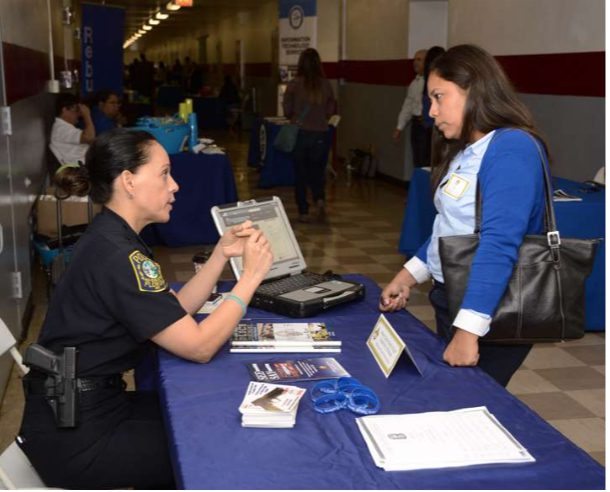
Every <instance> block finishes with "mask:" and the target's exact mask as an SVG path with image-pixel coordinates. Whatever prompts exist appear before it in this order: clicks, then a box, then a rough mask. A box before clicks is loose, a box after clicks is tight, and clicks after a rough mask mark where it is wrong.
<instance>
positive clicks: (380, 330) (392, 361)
mask: <svg viewBox="0 0 610 492" xmlns="http://www.w3.org/2000/svg"><path fill="white" fill-rule="evenodd" d="M366 345H367V346H368V348H369V350H370V351H371V353H372V354H373V357H374V358H375V360H376V361H377V364H378V365H379V368H380V369H381V371H382V372H383V374H384V375H385V377H386V378H387V377H389V376H390V374H391V373H392V371H393V370H394V367H396V363H397V362H398V359H400V356H401V355H402V354H405V353H406V354H407V357H408V358H409V360H410V361H411V362H412V363H413V365H414V366H415V369H417V372H418V373H419V374H420V376H423V372H422V371H421V369H420V367H419V366H418V364H417V362H416V361H415V358H414V357H413V355H412V353H411V351H410V350H409V347H407V344H406V343H405V342H404V340H403V339H402V338H401V337H400V335H398V333H396V330H395V329H394V328H393V327H392V325H391V324H390V322H389V321H388V320H387V318H386V317H385V316H384V315H383V314H382V315H380V316H379V319H378V320H377V323H375V327H374V328H373V331H372V332H371V334H370V335H369V338H368V340H367V341H366Z"/></svg>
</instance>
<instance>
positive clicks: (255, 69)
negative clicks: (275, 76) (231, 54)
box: [244, 62, 272, 77]
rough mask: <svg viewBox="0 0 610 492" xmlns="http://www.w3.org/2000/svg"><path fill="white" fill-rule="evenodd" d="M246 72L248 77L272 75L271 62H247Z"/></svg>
mask: <svg viewBox="0 0 610 492" xmlns="http://www.w3.org/2000/svg"><path fill="white" fill-rule="evenodd" d="M244 72H245V75H246V76H248V77H271V75H272V74H271V63H269V62H261V63H246V64H245V67H244Z"/></svg>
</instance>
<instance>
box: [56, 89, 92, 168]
mask: <svg viewBox="0 0 610 492" xmlns="http://www.w3.org/2000/svg"><path fill="white" fill-rule="evenodd" d="M81 118H82V121H83V124H84V128H83V129H82V130H81V129H80V128H78V127H77V126H76V125H77V124H78V122H79V120H80V119H81ZM94 138H95V127H94V126H93V120H92V119H91V112H90V111H89V108H88V107H87V106H86V105H85V104H80V103H79V101H78V98H77V97H76V96H75V95H74V94H69V93H65V94H60V95H59V96H58V97H57V101H56V103H55V122H54V123H53V127H52V128H51V142H50V143H49V147H50V149H51V151H52V152H53V154H54V155H55V157H56V158H57V160H58V161H59V162H60V164H76V163H77V162H84V161H85V154H86V152H87V149H88V148H89V144H90V143H91V142H93V139H94Z"/></svg>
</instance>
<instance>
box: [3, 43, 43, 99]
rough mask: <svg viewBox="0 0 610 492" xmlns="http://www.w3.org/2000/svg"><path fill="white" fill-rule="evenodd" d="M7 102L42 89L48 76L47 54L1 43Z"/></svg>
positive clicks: (34, 93)
mask: <svg viewBox="0 0 610 492" xmlns="http://www.w3.org/2000/svg"><path fill="white" fill-rule="evenodd" d="M2 53H3V56H4V77H5V84H6V98H7V104H13V103H14V102H16V101H18V100H20V99H24V98H26V97H30V96H34V95H36V94H39V93H40V92H41V91H42V90H44V87H45V83H46V81H47V80H49V79H50V76H49V55H48V54H46V53H43V52H42V51H36V50H32V49H30V48H25V47H23V46H18V45H16V44H11V43H2Z"/></svg>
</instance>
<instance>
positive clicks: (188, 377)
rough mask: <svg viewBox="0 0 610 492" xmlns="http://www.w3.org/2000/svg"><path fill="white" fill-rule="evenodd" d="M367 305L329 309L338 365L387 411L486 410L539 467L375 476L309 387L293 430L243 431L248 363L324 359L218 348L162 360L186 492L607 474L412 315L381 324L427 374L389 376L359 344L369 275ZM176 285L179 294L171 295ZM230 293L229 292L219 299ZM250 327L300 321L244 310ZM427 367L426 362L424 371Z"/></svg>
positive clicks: (593, 481) (468, 483)
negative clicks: (208, 357) (202, 357)
mask: <svg viewBox="0 0 610 492" xmlns="http://www.w3.org/2000/svg"><path fill="white" fill-rule="evenodd" d="M346 277H347V278H349V279H351V280H357V281H360V282H363V283H364V284H365V286H366V290H367V291H366V298H365V299H364V300H363V301H360V302H355V303H350V304H346V305H344V306H340V307H336V308H334V309H332V310H329V311H328V312H325V313H324V314H322V315H320V316H319V317H316V318H309V320H311V321H314V320H315V321H324V322H326V323H327V326H329V327H330V329H331V330H332V331H334V332H335V335H336V338H337V339H339V340H341V341H342V352H341V353H340V354H326V355H328V356H334V357H335V358H336V359H337V360H338V361H339V362H340V363H341V364H342V365H343V367H345V369H346V370H347V371H349V372H350V373H351V375H352V376H353V377H356V378H358V379H359V380H360V381H361V382H362V383H363V384H365V385H367V386H369V387H370V388H372V389H373V390H374V391H375V392H376V393H377V395H378V396H379V398H380V401H381V411H380V413H382V414H402V413H418V412H428V411H444V410H453V409H459V408H467V407H475V406H486V407H487V408H488V409H489V411H490V412H492V413H493V414H494V415H495V416H496V417H497V418H498V420H499V421H500V422H501V423H502V424H503V425H504V426H505V427H506V428H507V429H508V431H509V432H511V433H512V434H513V435H514V437H515V438H516V439H517V440H518V441H519V442H521V444H523V445H524V446H525V447H526V448H527V449H528V451H529V452H530V453H531V454H532V455H533V456H534V458H535V459H536V462H535V463H527V464H503V465H485V466H471V467H463V468H446V469H442V470H439V469H436V470H418V471H409V472H386V471H383V470H382V469H380V468H377V467H376V466H375V464H374V462H373V459H372V457H371V455H370V453H369V451H368V449H367V447H366V444H365V442H364V440H363V438H362V436H361V434H360V432H359V430H358V428H357V425H356V422H355V417H356V416H355V414H353V413H351V412H350V411H348V410H341V411H339V412H334V413H330V414H320V413H317V412H315V411H314V409H313V405H312V402H311V400H310V397H309V392H310V390H311V388H312V386H313V384H314V382H296V383H292V384H294V385H297V386H300V387H303V388H306V389H307V390H308V391H307V393H306V394H305V395H304V397H303V399H302V400H301V402H300V405H299V409H298V413H297V417H296V425H295V427H294V428H292V429H257V428H243V427H241V415H240V413H239V411H238V407H239V405H240V403H241V401H242V399H243V396H244V394H245V391H246V387H247V386H248V382H249V374H248V371H247V369H246V366H245V363H247V362H256V361H265V360H270V359H275V360H287V359H294V358H307V357H315V356H320V357H321V356H323V355H322V354H273V353H271V354H269V353H267V354H232V353H229V347H228V345H225V346H224V347H222V348H221V349H220V351H219V352H218V353H217V354H216V356H215V357H214V359H213V360H212V361H211V362H210V363H209V364H197V363H193V362H187V361H185V360H184V359H181V358H178V357H175V356H173V355H171V354H169V353H168V352H165V351H163V350H159V351H158V380H159V387H160V397H161V406H162V409H163V412H164V416H165V423H166V426H167V434H168V438H169V445H170V455H171V459H172V463H173V468H174V473H175V475H176V481H177V485H178V487H179V488H184V489H268V490H277V489H283V490H295V489H601V488H604V476H605V472H604V468H603V467H602V466H600V465H599V464H598V463H597V462H596V461H594V460H593V459H592V458H591V457H590V456H589V455H587V454H586V453H585V452H584V451H583V450H581V449H580V448H578V447H577V446H575V445H574V444H573V443H572V442H570V441H569V440H568V439H566V438H565V437H564V436H563V435H562V434H561V433H560V432H558V431H557V430H555V429H554V428H553V427H551V426H550V425H549V424H547V423H546V422H545V421H543V420H542V419H541V418H540V417H539V416H538V415H537V414H536V413H534V412H533V411H532V410H530V409H529V408H528V407H527V406H525V405H524V404H523V403H522V402H521V401H519V400H518V399H517V398H515V397H514V396H512V395H511V394H510V393H509V392H508V391H506V390H505V389H504V388H502V387H501V386H499V385H498V384H497V383H496V382H495V381H494V380H492V379H491V378H490V377H489V376H488V375H487V374H485V373H484V372H483V371H481V370H480V369H478V368H452V367H449V366H448V365H447V364H445V363H444V362H442V353H443V349H444V345H443V342H442V341H441V339H440V338H438V337H437V336H436V335H435V334H434V333H432V332H431V331H430V330H429V329H428V328H426V327H425V326H424V325H423V324H422V323H421V322H420V321H418V320H417V319H416V318H415V317H414V316H413V315H411V314H410V313H408V312H407V311H401V312H397V313H391V314H388V315H387V318H388V320H389V321H390V323H391V324H392V325H393V327H394V328H395V329H396V330H397V332H398V333H399V334H400V336H401V337H402V338H403V340H404V341H405V342H406V343H407V344H408V346H409V348H410V350H411V351H416V352H417V353H419V361H420V365H421V367H422V370H423V373H424V375H423V376H420V375H419V374H418V373H417V372H416V370H415V368H414V367H413V366H412V365H411V363H410V361H409V360H408V359H406V358H403V359H401V360H400V361H399V362H398V364H397V366H396V368H395V369H394V372H393V373H392V374H391V375H390V377H389V378H386V377H385V376H384V375H383V373H382V372H381V370H380V369H379V367H378V366H377V364H376V362H375V360H374V359H373V357H372V356H371V354H370V353H369V351H368V349H367V347H366V345H365V343H366V340H367V338H368V336H369V335H370V333H371V331H372V329H373V326H374V325H375V322H376V321H377V318H378V317H379V311H378V309H377V303H378V300H379V295H380V289H379V287H378V286H377V285H375V283H374V282H372V281H371V280H369V279H367V278H366V277H362V276H356V275H349V276H346ZM173 287H175V288H176V286H173ZM228 288H229V285H227V284H226V283H225V284H223V285H220V286H219V291H224V290H227V289H228ZM246 317H247V318H251V319H265V320H267V321H279V320H282V321H295V320H294V319H293V320H289V319H287V318H284V317H282V316H279V315H273V314H270V313H267V312H264V311H260V310H257V309H254V308H249V309H248V312H247V314H246ZM422 361H423V362H422Z"/></svg>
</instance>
